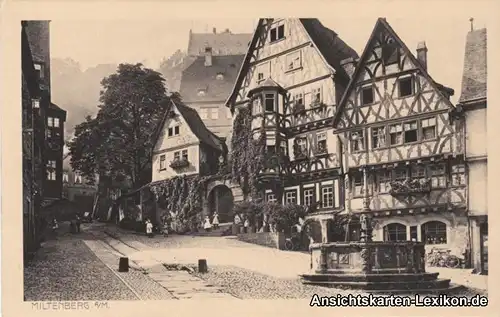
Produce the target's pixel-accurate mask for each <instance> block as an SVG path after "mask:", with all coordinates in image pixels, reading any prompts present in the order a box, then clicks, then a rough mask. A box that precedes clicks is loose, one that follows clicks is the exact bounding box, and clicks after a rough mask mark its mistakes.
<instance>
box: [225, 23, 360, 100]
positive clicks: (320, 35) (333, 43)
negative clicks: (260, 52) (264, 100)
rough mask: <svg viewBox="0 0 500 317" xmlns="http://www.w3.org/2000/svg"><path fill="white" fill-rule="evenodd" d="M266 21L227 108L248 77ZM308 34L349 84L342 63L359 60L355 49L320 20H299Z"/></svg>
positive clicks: (330, 65)
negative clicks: (344, 60)
mask: <svg viewBox="0 0 500 317" xmlns="http://www.w3.org/2000/svg"><path fill="white" fill-rule="evenodd" d="M265 20H266V19H259V21H258V23H257V27H256V28H255V31H254V33H253V37H252V41H251V42H250V45H249V46H248V50H247V52H246V55H245V59H244V60H243V63H242V64H241V68H240V71H239V73H238V78H237V80H236V82H235V84H234V86H233V90H232V91H231V94H230V95H229V97H228V98H227V100H226V103H225V105H226V107H227V106H228V105H229V104H230V103H231V101H233V99H234V98H235V96H236V93H237V91H238V88H239V87H240V85H241V83H242V82H243V79H244V77H245V75H246V71H247V69H248V67H249V64H250V59H251V58H252V52H253V50H254V49H255V47H256V45H257V41H258V39H259V33H260V32H261V30H262V27H263V23H264V21H265ZM298 20H299V21H300V22H301V24H302V26H303V27H304V30H305V31H306V34H307V35H308V36H309V39H310V40H311V42H312V44H313V45H314V46H315V47H316V49H317V50H318V53H319V55H320V56H321V58H322V59H323V60H324V61H325V64H326V65H327V66H328V67H329V68H330V69H331V71H332V72H333V73H337V74H338V75H339V77H340V79H342V80H344V81H345V83H346V84H347V82H348V80H349V76H348V75H347V73H346V72H345V70H344V69H343V67H341V66H340V62H341V61H342V60H343V59H346V58H349V57H353V58H358V54H357V53H356V51H355V50H354V49H352V48H351V47H350V46H349V45H347V44H346V43H345V42H344V41H342V40H341V39H340V38H339V36H338V35H337V33H335V32H334V31H332V30H330V29H328V28H327V27H325V26H323V24H321V22H320V21H319V20H318V19H298Z"/></svg>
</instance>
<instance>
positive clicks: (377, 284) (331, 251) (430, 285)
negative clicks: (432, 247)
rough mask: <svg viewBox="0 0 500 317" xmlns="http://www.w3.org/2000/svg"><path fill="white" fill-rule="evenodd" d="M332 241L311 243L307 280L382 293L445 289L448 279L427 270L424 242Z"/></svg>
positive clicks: (448, 283)
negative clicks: (439, 277)
mask: <svg viewBox="0 0 500 317" xmlns="http://www.w3.org/2000/svg"><path fill="white" fill-rule="evenodd" d="M364 238H365V239H364V240H365V241H354V242H330V243H316V244H312V245H310V251H311V268H312V270H311V272H310V273H307V274H303V275H301V277H302V282H303V283H304V284H315V285H323V286H329V287H339V288H352V289H362V290H366V291H370V292H383V293H429V292H431V293H444V292H447V291H450V290H452V289H454V288H455V287H452V286H450V280H449V279H438V273H427V272H425V248H424V246H425V244H424V243H422V242H412V241H404V242H382V241H370V240H371V239H370V235H369V234H368V235H366V236H365V237H364Z"/></svg>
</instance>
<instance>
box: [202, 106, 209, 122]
mask: <svg viewBox="0 0 500 317" xmlns="http://www.w3.org/2000/svg"><path fill="white" fill-rule="evenodd" d="M200 118H201V119H203V120H205V119H208V109H207V108H200Z"/></svg>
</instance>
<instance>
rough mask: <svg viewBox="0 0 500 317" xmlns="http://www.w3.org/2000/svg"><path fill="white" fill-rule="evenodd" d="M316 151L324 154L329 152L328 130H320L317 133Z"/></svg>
mask: <svg viewBox="0 0 500 317" xmlns="http://www.w3.org/2000/svg"><path fill="white" fill-rule="evenodd" d="M316 142H317V143H316V152H317V153H318V154H324V153H327V152H328V149H327V143H326V132H319V133H318V134H317V135H316Z"/></svg>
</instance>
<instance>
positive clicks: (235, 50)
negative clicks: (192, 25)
mask: <svg viewBox="0 0 500 317" xmlns="http://www.w3.org/2000/svg"><path fill="white" fill-rule="evenodd" d="M251 38H252V34H250V33H238V34H233V33H231V32H229V31H228V30H226V31H225V32H222V33H192V32H191V31H190V33H189V42H188V50H187V53H188V55H189V56H200V55H202V54H203V53H204V52H205V47H206V46H209V47H211V48H212V52H213V54H214V55H243V54H245V52H246V51H247V48H248V43H249V42H250V40H251Z"/></svg>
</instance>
